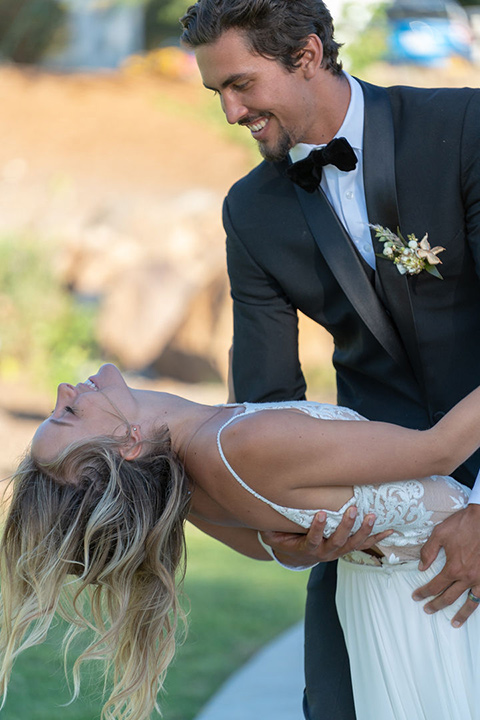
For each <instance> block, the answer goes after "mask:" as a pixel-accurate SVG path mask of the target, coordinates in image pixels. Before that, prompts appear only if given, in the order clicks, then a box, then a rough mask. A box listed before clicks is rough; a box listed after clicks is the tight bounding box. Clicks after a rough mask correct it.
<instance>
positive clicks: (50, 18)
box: [0, 0, 65, 64]
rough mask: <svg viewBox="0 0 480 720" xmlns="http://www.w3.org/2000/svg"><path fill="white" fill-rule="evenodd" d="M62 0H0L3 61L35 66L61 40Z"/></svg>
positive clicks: (1, 52) (1, 55)
mask: <svg viewBox="0 0 480 720" xmlns="http://www.w3.org/2000/svg"><path fill="white" fill-rule="evenodd" d="M64 16H65V9H64V7H63V5H62V2H61V0H15V1H14V2H12V0H0V58H3V59H6V60H12V61H13V62H18V63H27V64H28V63H35V62H37V61H38V60H40V59H41V58H42V57H43V55H44V54H45V52H46V50H47V49H48V48H49V47H50V46H51V45H52V43H53V42H54V40H55V38H56V37H58V33H59V32H60V30H61V28H62V26H63V20H64Z"/></svg>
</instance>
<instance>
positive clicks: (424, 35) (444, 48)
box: [387, 0, 473, 66]
mask: <svg viewBox="0 0 480 720" xmlns="http://www.w3.org/2000/svg"><path fill="white" fill-rule="evenodd" d="M387 16H388V20H389V25H390V32H389V37H388V50H389V58H388V59H389V60H390V61H391V62H394V63H405V62H407V63H408V62H410V63H415V64H419V65H428V66H435V65H444V64H446V62H447V61H448V60H449V59H450V58H452V57H461V58H464V59H465V60H469V61H471V60H472V57H473V33H472V29H471V27H470V23H469V20H468V15H467V13H466V12H465V10H464V9H463V8H462V6H461V5H459V4H458V3H457V2H455V1H454V0H396V1H395V2H394V3H393V5H391V7H389V8H388V10H387Z"/></svg>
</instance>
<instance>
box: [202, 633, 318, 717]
mask: <svg viewBox="0 0 480 720" xmlns="http://www.w3.org/2000/svg"><path fill="white" fill-rule="evenodd" d="M303 687H304V677H303V621H302V622H301V623H299V624H298V625H294V626H293V627H292V628H290V629H289V630H287V631H286V632H284V633H283V634H282V635H280V636H279V637H278V638H276V639H275V640H273V641H272V642H271V643H270V644H269V645H267V646H266V647H264V648H262V650H260V651H259V652H258V653H257V654H256V655H254V656H253V657H252V658H251V660H250V661H249V662H248V663H247V664H246V665H244V666H243V667H242V668H240V670H238V671H237V672H236V673H234V675H232V676H231V677H230V678H229V679H228V680H227V681H226V683H225V684H224V685H223V686H222V687H221V688H220V690H219V691H218V692H217V694H216V695H214V696H213V698H212V699H211V700H210V701H209V702H208V703H207V704H206V705H205V707H204V708H203V710H202V711H201V712H200V714H199V715H197V717H196V719H195V720H303V712H302V696H303Z"/></svg>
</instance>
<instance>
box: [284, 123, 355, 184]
mask: <svg viewBox="0 0 480 720" xmlns="http://www.w3.org/2000/svg"><path fill="white" fill-rule="evenodd" d="M356 164H357V156H356V155H355V153H354V151H353V148H352V146H351V145H350V143H349V142H348V140H347V139H346V138H344V137H341V138H334V139H333V140H332V141H331V142H329V143H328V145H325V147H324V148H320V149H319V150H312V151H311V152H310V154H309V155H308V157H306V158H305V159H304V160H299V161H298V162H296V163H293V164H292V165H289V167H288V168H287V175H288V177H289V178H290V180H292V181H293V182H294V183H296V184H297V185H300V187H301V188H303V189H304V190H306V191H307V192H309V193H313V192H315V190H316V189H317V188H318V186H319V185H320V180H321V179H322V169H323V167H324V166H325V165H335V167H337V168H338V169H339V170H346V171H347V172H348V171H350V170H354V169H355V166H356Z"/></svg>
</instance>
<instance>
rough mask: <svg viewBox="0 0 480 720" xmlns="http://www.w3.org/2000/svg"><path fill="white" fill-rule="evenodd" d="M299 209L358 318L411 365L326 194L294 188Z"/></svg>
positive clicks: (402, 361) (400, 360)
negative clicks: (300, 207) (300, 208)
mask: <svg viewBox="0 0 480 720" xmlns="http://www.w3.org/2000/svg"><path fill="white" fill-rule="evenodd" d="M295 190H296V192H297V195H298V199H299V202H300V205H301V206H302V210H303V213H304V215H305V218H306V220H307V223H308V225H309V227H310V231H311V233H312V235H313V237H314V238H315V241H316V243H317V245H318V246H319V248H320V250H321V252H322V254H323V256H324V258H325V260H326V261H327V263H328V265H329V267H330V269H331V271H332V272H333V274H334V275H335V277H336V279H337V281H338V282H339V284H340V285H341V287H342V289H343V291H344V293H345V295H346V296H347V297H348V299H349V300H350V302H351V303H352V305H353V306H354V307H355V309H356V310H357V312H358V314H359V315H360V317H361V318H362V320H363V321H364V323H365V324H366V325H367V327H368V328H369V329H370V331H371V332H372V333H373V335H375V337H376V338H377V340H378V341H379V342H380V343H381V345H382V346H383V347H384V348H385V349H386V350H387V352H388V353H389V354H390V355H391V356H392V357H393V359H394V360H396V361H397V362H398V363H399V364H400V365H403V364H405V362H408V359H407V357H406V355H405V351H404V349H403V346H402V344H401V342H400V340H399V338H398V335H397V333H396V331H395V329H394V328H393V326H392V324H391V322H390V320H389V318H388V315H387V314H386V312H385V309H384V307H383V306H382V304H381V302H380V301H379V299H378V297H377V294H376V292H375V290H374V288H373V286H372V284H371V282H370V281H369V279H368V277H367V274H366V272H365V269H364V268H363V266H362V263H361V261H360V258H359V256H358V255H357V252H356V251H355V249H354V247H353V245H352V242H351V240H350V238H349V236H348V235H347V233H346V231H345V229H344V227H343V225H342V223H341V222H340V220H339V219H338V217H337V215H336V214H335V212H334V210H333V209H332V207H331V205H330V203H329V202H328V200H327V199H326V197H325V195H324V194H323V192H319V193H312V194H310V193H307V192H305V191H304V190H302V189H301V188H299V187H298V186H295Z"/></svg>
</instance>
